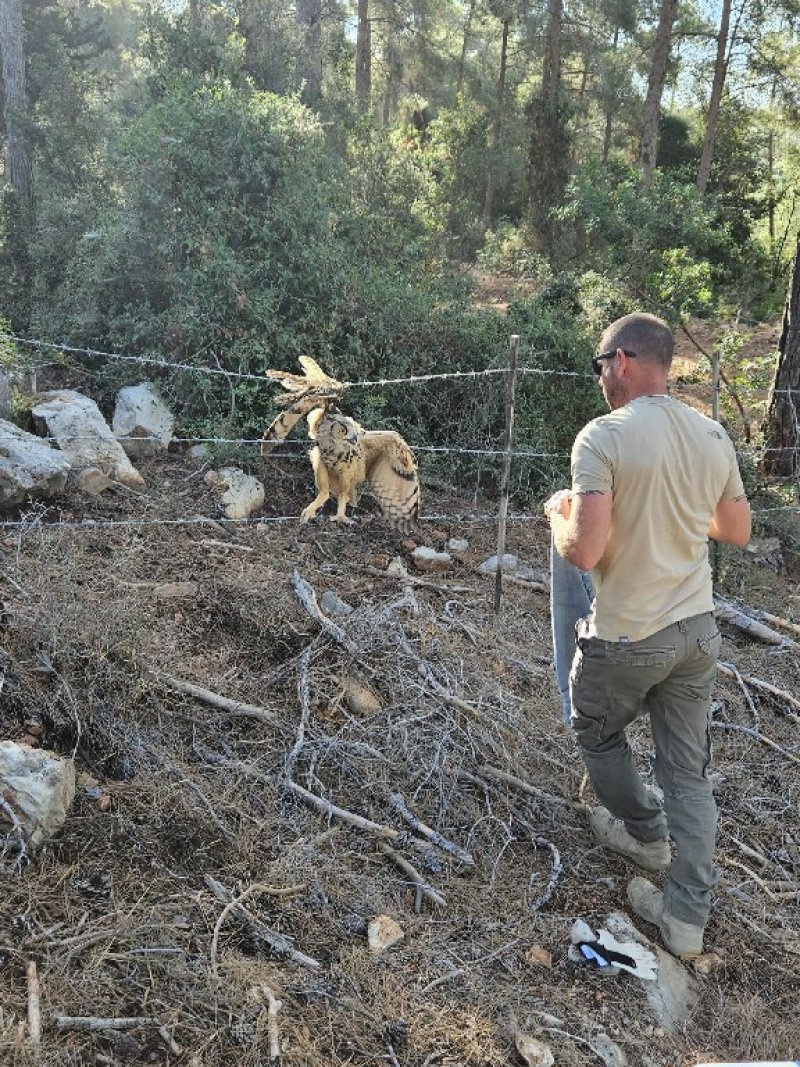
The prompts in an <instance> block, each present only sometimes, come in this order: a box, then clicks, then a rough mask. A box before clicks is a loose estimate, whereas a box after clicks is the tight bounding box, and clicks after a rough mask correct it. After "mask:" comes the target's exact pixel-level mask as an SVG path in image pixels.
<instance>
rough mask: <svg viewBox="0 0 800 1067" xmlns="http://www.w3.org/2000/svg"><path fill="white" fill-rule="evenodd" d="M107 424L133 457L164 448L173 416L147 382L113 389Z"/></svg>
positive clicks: (155, 454) (157, 451) (145, 455)
mask: <svg viewBox="0 0 800 1067" xmlns="http://www.w3.org/2000/svg"><path fill="white" fill-rule="evenodd" d="M111 428H112V430H113V431H114V434H115V435H116V438H117V440H118V441H119V443H120V444H121V445H122V447H123V448H124V449H125V451H126V452H127V454H128V455H129V456H132V457H133V458H134V459H138V458H143V457H149V456H157V455H159V454H160V453H162V452H166V451H167V448H168V447H169V443H170V441H171V440H172V437H173V433H174V430H175V417H174V416H173V414H172V412H171V411H170V410H169V408H168V407H167V405H166V404H165V403H164V401H163V400H162V399H161V397H160V396H159V395H158V393H157V392H156V390H155V388H154V387H153V386H152V385H151V384H150V383H149V382H142V383H141V384H139V385H127V386H126V387H125V388H124V389H120V391H119V392H118V393H117V403H116V407H115V408H114V418H113V420H112V422H111Z"/></svg>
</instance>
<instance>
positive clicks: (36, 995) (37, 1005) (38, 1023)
mask: <svg viewBox="0 0 800 1067" xmlns="http://www.w3.org/2000/svg"><path fill="white" fill-rule="evenodd" d="M26 973H27V978H28V1043H29V1044H30V1045H33V1047H34V1048H37V1049H38V1047H39V1045H40V1044H41V1041H42V1004H41V991H40V987H39V975H38V973H37V970H36V960H28V966H27V972H26Z"/></svg>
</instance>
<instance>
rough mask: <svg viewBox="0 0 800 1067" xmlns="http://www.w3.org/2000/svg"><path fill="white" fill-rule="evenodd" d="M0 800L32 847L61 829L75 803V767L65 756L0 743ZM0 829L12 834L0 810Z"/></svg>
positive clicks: (4, 742)
mask: <svg viewBox="0 0 800 1067" xmlns="http://www.w3.org/2000/svg"><path fill="white" fill-rule="evenodd" d="M0 796H2V797H3V799H4V800H5V802H6V804H8V806H9V807H10V808H11V810H12V811H13V812H14V814H15V815H16V817H17V820H18V821H19V824H20V826H21V829H22V831H23V833H24V834H25V837H26V838H27V840H29V841H30V843H31V844H32V845H34V846H36V845H40V844H41V843H42V842H43V841H46V840H47V839H48V838H50V837H52V836H53V835H54V834H55V833H56V832H57V831H58V830H59V829H60V828H61V827H62V826H63V825H64V821H65V819H66V817H67V812H68V811H69V808H70V805H71V804H72V801H73V800H74V799H75V764H74V763H73V761H72V760H71V759H68V758H67V757H65V756H59V755H56V753H55V752H46V751H45V750H44V749H41V748H28V747H27V746H25V745H18V744H17V743H16V742H15V741H0ZM0 823H3V824H4V826H3V829H4V830H6V831H8V829H9V828H11V829H12V832H13V823H12V822H11V821H10V819H9V816H8V813H7V812H6V811H4V810H3V809H2V808H0Z"/></svg>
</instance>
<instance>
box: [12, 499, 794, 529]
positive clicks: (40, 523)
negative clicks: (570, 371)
mask: <svg viewBox="0 0 800 1067" xmlns="http://www.w3.org/2000/svg"><path fill="white" fill-rule="evenodd" d="M780 511H790V512H800V505H797V504H785V505H781V506H780V507H774V508H755V509H753V512H752V514H753V515H766V514H771V513H773V512H780ZM506 518H507V521H509V522H532V523H534V524H536V525H543V524H544V523H545V522H546V521H547V520H546V518H545V516H544V515H539V514H538V513H537V512H536V511H534V510H531V511H529V512H519V513H510V514H508V515H507V516H506ZM497 520H498V516H497V515H496V514H493V513H491V512H488V513H485V514H482V515H476V514H475V513H474V512H467V513H455V514H450V513H448V512H441V513H435V514H430V515H422V516H420V522H421V523H425V522H460V523H470V524H472V525H476V526H477V525H487V526H488V525H492V526H494V525H496V523H497ZM284 522H292V523H297V522H299V516H298V515H261V516H259V517H258V518H255V519H253V518H242V519H229V518H226V517H225V516H222V515H213V516H212V515H208V516H204V515H198V516H195V517H192V518H188V519H144V518H135V519H56V520H53V521H49V520H43V519H39V518H36V517H33V518H22V519H3V520H0V529H3V528H11V529H24V530H26V531H30V532H31V533H34V532H35V531H37V530H52V529H56V528H61V527H63V528H65V529H107V528H109V527H115V526H117V527H121V528H125V529H131V528H138V527H145V526H193V527H198V526H211V527H213V526H215V525H216V526H229V525H233V526H238V527H240V528H244V529H251V530H252V529H257V528H258V527H259V526H271V525H273V524H276V523H284Z"/></svg>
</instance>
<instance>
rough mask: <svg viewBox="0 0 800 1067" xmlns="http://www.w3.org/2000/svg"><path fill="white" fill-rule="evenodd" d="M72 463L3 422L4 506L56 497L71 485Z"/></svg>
mask: <svg viewBox="0 0 800 1067" xmlns="http://www.w3.org/2000/svg"><path fill="white" fill-rule="evenodd" d="M69 470H70V466H69V460H68V459H67V457H66V456H65V455H64V453H63V452H59V451H58V449H55V448H51V447H50V445H49V444H48V443H47V441H43V440H42V439H41V437H37V436H36V435H35V434H32V433H26V432H25V430H21V429H20V428H19V426H15V425H14V423H13V422H6V421H5V419H0V505H3V504H21V503H22V502H23V501H24V500H27V499H29V498H30V497H37V496H53V495H54V494H55V493H60V492H61V490H62V489H63V488H64V486H65V485H66V484H67V475H68V474H69Z"/></svg>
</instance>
